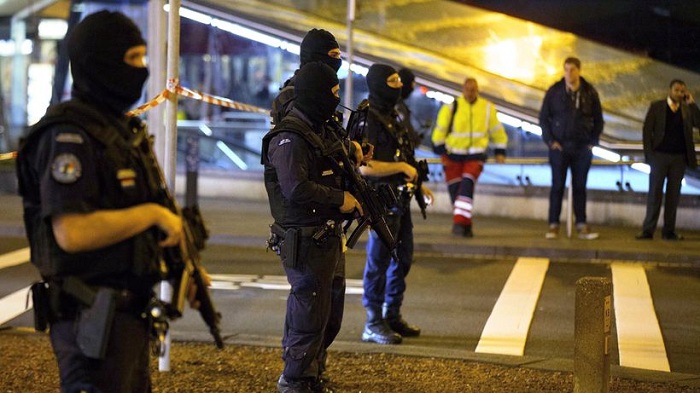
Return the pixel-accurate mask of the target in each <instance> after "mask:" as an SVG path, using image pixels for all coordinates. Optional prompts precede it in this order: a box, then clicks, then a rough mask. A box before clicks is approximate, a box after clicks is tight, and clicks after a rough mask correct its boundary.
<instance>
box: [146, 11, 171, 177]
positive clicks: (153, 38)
mask: <svg viewBox="0 0 700 393" xmlns="http://www.w3.org/2000/svg"><path fill="white" fill-rule="evenodd" d="M164 6H165V0H152V1H149V2H148V44H149V45H148V66H149V68H150V77H149V78H148V92H147V94H146V97H148V98H149V99H151V98H153V97H155V96H156V95H158V94H160V92H162V91H163V89H165V77H166V75H165V72H166V68H165V66H166V64H165V42H166V41H165V34H166V26H167V24H166V20H165V12H163V7H164ZM164 115H165V108H164V107H163V106H162V105H158V106H156V107H154V108H151V110H150V111H148V112H146V116H147V119H146V121H147V123H148V130H149V132H150V133H151V134H153V135H154V136H155V144H154V146H153V149H154V150H155V152H156V157H157V158H158V161H159V162H160V165H161V167H165V165H164V164H163V159H164V158H165V143H164V141H165V122H164V118H163V116H164Z"/></svg>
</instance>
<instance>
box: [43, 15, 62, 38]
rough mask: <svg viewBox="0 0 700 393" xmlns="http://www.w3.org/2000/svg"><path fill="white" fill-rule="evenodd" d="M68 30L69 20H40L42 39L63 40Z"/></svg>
mask: <svg viewBox="0 0 700 393" xmlns="http://www.w3.org/2000/svg"><path fill="white" fill-rule="evenodd" d="M67 31H68V22H66V21H65V20H63V19H42V20H41V21H39V38H40V39H42V40H62V39H63V37H65V36H66V32H67Z"/></svg>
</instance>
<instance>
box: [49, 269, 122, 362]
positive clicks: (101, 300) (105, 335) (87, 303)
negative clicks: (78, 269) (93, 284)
mask: <svg viewBox="0 0 700 393" xmlns="http://www.w3.org/2000/svg"><path fill="white" fill-rule="evenodd" d="M61 288H62V290H63V291H64V292H65V293H67V294H68V295H71V296H72V297H74V298H75V299H76V300H78V301H79V302H80V303H81V304H82V305H83V306H84V307H82V308H81V310H80V313H79V317H78V326H77V334H76V341H77V343H78V347H79V348H80V350H81V351H82V352H83V355H85V356H86V357H89V358H93V359H104V357H105V354H106V353H107V343H108V342H109V334H110V331H111V329H112V322H113V320H114V312H115V310H116V304H117V291H116V290H114V289H112V288H108V287H99V288H97V290H94V289H92V288H90V287H89V286H87V285H85V284H84V283H83V282H82V281H80V280H79V279H77V278H75V277H68V278H66V279H65V280H64V281H63V284H62V285H61Z"/></svg>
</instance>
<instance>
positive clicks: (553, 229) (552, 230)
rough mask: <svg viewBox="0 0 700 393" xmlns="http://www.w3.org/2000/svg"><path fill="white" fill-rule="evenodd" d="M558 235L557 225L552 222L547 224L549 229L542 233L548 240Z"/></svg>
mask: <svg viewBox="0 0 700 393" xmlns="http://www.w3.org/2000/svg"><path fill="white" fill-rule="evenodd" d="M558 237H559V225H556V224H552V225H550V226H549V230H548V231H547V233H545V234H544V238H545V239H548V240H554V239H556V238H558Z"/></svg>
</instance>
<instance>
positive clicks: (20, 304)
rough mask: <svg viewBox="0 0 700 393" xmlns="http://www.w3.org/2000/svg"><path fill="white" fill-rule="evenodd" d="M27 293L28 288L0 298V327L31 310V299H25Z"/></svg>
mask: <svg viewBox="0 0 700 393" xmlns="http://www.w3.org/2000/svg"><path fill="white" fill-rule="evenodd" d="M28 293H29V287H26V288H22V289H20V290H19V291H17V292H14V293H11V294H9V295H8V296H5V297H3V298H0V310H2V313H0V325H2V324H4V323H5V322H7V321H9V320H11V319H14V318H15V317H17V316H18V315H20V314H22V313H24V312H25V311H27V310H30V309H31V308H32V297H31V296H29V299H27V294H28Z"/></svg>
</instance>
